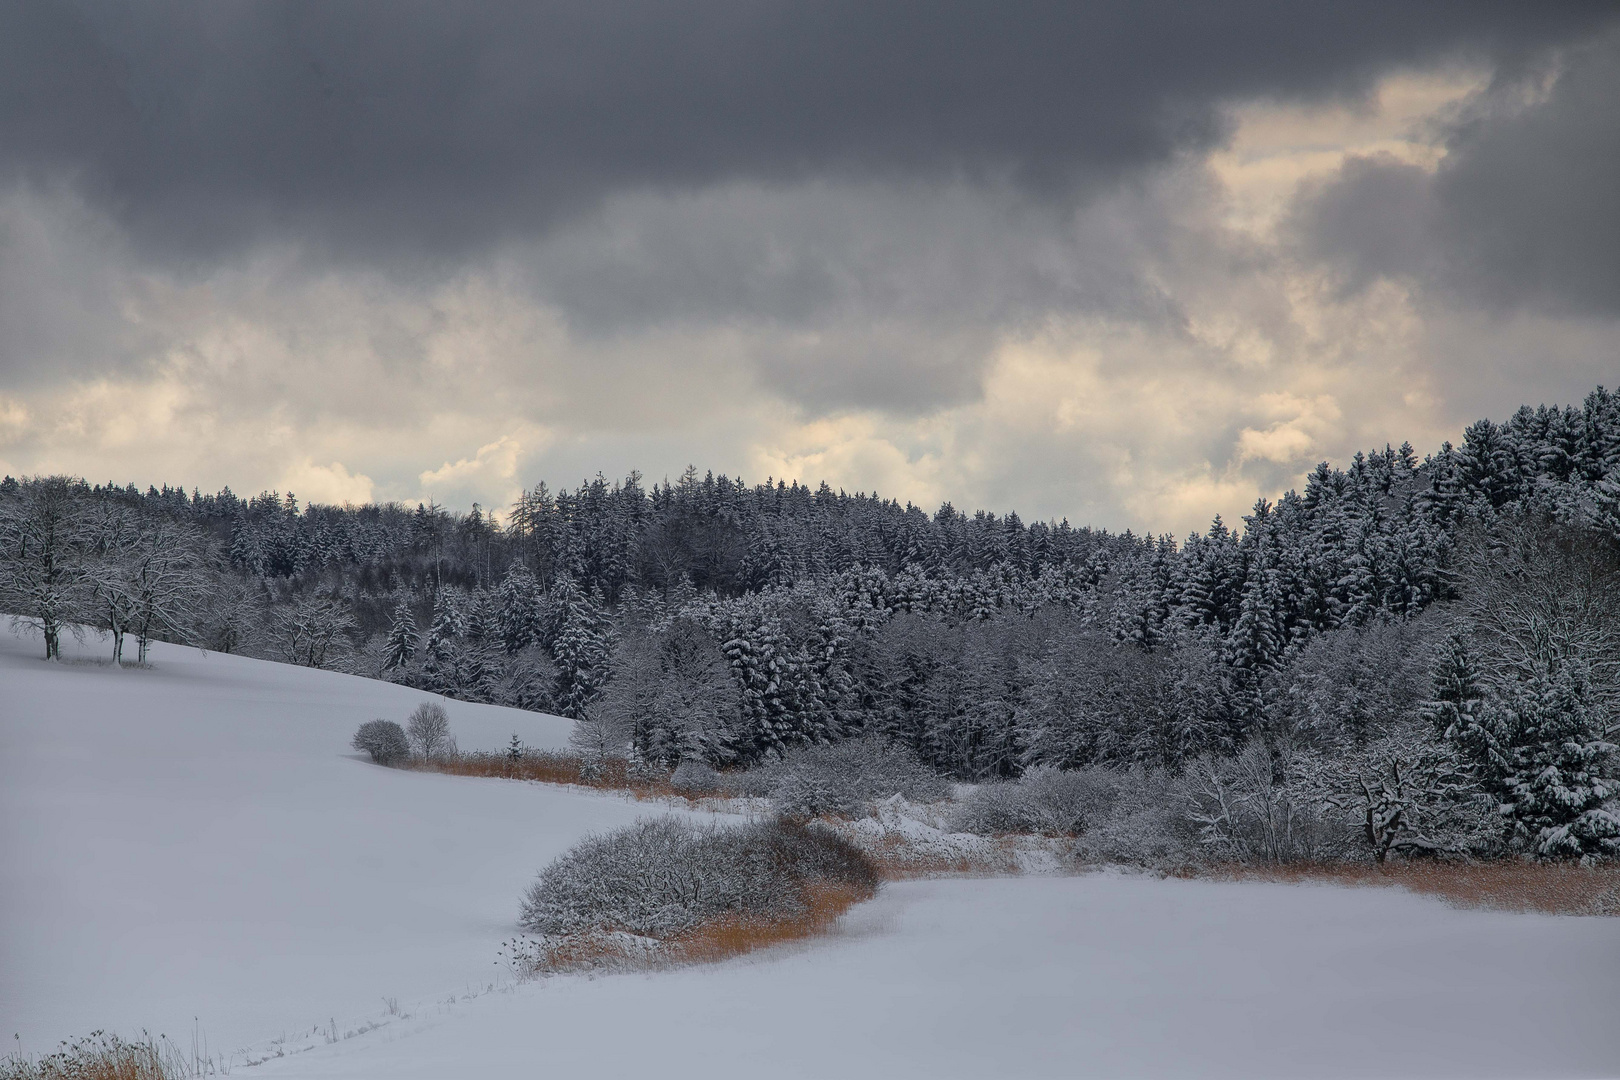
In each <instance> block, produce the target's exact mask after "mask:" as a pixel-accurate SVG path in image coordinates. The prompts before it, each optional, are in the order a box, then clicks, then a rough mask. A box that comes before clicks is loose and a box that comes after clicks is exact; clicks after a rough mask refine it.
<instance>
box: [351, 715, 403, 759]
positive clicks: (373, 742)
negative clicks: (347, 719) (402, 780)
mask: <svg viewBox="0 0 1620 1080" xmlns="http://www.w3.org/2000/svg"><path fill="white" fill-rule="evenodd" d="M350 745H352V746H353V747H354V748H355V749H356V750H359V751H362V752H363V753H366V754H370V755H371V760H372V761H375V762H376V763H377V764H379V765H392V764H393V763H394V762H396V761H403V760H404V759H405V758H407V757H409V756H410V753H411V744H410V742H409V741H408V740H407V739H406V737H405V729H404V728H402V727H400V726H399V725H398V724H396V723H394V722H393V721H392V720H367V721H366V722H365V723H363V724H361V725H360V730H359V731H356V732H355V733H354V741H353V742H352V743H351V744H350Z"/></svg>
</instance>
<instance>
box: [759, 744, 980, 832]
mask: <svg viewBox="0 0 1620 1080" xmlns="http://www.w3.org/2000/svg"><path fill="white" fill-rule="evenodd" d="M752 783H753V784H755V785H758V788H759V789H760V793H762V794H764V795H767V796H769V798H770V799H771V801H772V803H773V804H774V805H775V806H776V808H777V811H778V812H779V813H782V814H785V815H787V816H789V817H795V818H811V817H816V816H818V815H821V814H836V815H838V816H840V817H855V816H858V815H860V814H863V813H865V812H866V809H867V807H868V806H869V805H870V804H871V803H872V802H874V801H876V800H878V799H886V798H888V797H889V796H891V795H901V796H903V797H905V798H906V799H908V800H910V801H912V802H928V801H932V800H934V799H939V798H942V797H943V796H944V795H945V794H946V792H947V791H948V789H949V785H948V784H947V783H946V782H945V780H944V778H943V777H941V776H940V775H939V774H938V773H937V772H934V771H933V770H932V769H929V768H927V767H926V766H924V765H923V763H922V762H921V761H919V760H918V758H917V756H916V755H915V754H913V753H911V752H910V751H909V750H907V749H905V748H904V747H901V746H894V745H890V744H887V743H885V742H884V741H883V740H882V739H880V738H874V737H867V738H863V739H849V740H846V741H844V742H841V743H834V744H833V745H831V746H812V747H806V748H804V749H802V750H795V751H793V752H791V753H790V754H788V756H787V758H786V759H785V760H783V761H782V762H780V763H778V764H776V765H773V766H770V767H768V768H766V769H764V770H761V771H760V775H759V776H758V777H757V778H756V779H753V781H752Z"/></svg>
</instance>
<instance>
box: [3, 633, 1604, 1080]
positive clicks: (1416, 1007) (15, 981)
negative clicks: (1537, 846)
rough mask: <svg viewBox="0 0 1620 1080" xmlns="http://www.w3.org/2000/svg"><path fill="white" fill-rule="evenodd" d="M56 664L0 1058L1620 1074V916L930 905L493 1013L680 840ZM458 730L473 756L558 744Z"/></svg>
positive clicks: (242, 704) (297, 691)
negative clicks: (538, 962) (555, 896)
mask: <svg viewBox="0 0 1620 1080" xmlns="http://www.w3.org/2000/svg"><path fill="white" fill-rule="evenodd" d="M37 650H38V645H37V643H34V642H25V641H18V640H16V639H13V638H10V637H9V636H6V635H4V634H3V633H0V1035H9V1033H10V1032H13V1031H15V1032H18V1033H20V1034H21V1035H22V1038H23V1046H24V1048H25V1049H28V1050H34V1051H39V1050H45V1049H48V1048H49V1047H50V1046H51V1044H53V1043H54V1042H55V1040H57V1039H59V1038H64V1037H67V1036H70V1035H75V1034H84V1033H87V1032H89V1031H91V1030H94V1029H97V1028H106V1029H109V1030H116V1031H120V1032H123V1033H126V1034H133V1033H136V1032H138V1031H139V1030H140V1029H142V1028H147V1029H150V1030H152V1031H153V1032H166V1033H168V1034H170V1035H172V1036H177V1037H178V1040H179V1041H180V1042H181V1044H182V1045H183V1046H187V1047H189V1046H190V1039H191V1033H192V1031H193V1030H194V1027H193V1025H195V1029H196V1030H198V1031H200V1032H201V1033H202V1034H203V1035H204V1036H206V1038H207V1040H208V1043H209V1047H210V1049H211V1050H213V1051H215V1052H216V1053H218V1052H221V1051H225V1052H229V1051H231V1050H234V1049H236V1048H238V1047H243V1046H247V1045H249V1044H252V1045H253V1046H254V1048H255V1049H254V1056H259V1055H262V1054H264V1053H266V1052H267V1051H268V1052H274V1050H275V1049H276V1044H274V1043H272V1042H270V1040H275V1039H277V1038H278V1037H280V1036H282V1035H286V1036H287V1038H286V1040H285V1042H284V1043H281V1044H279V1045H280V1048H281V1049H283V1050H285V1051H288V1052H289V1055H288V1056H285V1057H281V1058H276V1059H273V1060H270V1061H267V1062H265V1063H264V1064H261V1065H258V1066H256V1067H253V1068H248V1069H243V1068H241V1067H240V1065H239V1067H238V1069H237V1072H238V1073H239V1074H243V1075H255V1076H266V1077H272V1076H273V1077H309V1078H334V1080H335V1078H341V1077H354V1078H361V1077H366V1078H376V1080H384V1078H395V1077H398V1078H409V1077H422V1078H430V1077H431V1078H447V1080H448V1078H455V1077H463V1076H479V1077H481V1078H482V1077H487V1078H500V1077H519V1076H522V1077H532V1076H535V1075H542V1074H543V1075H558V1076H581V1077H595V1076H627V1075H638V1074H639V1075H663V1076H670V1077H685V1076H693V1077H704V1078H716V1077H718V1078H724V1077H829V1076H839V1077H906V1076H936V1077H955V1076H962V1077H967V1076H976V1077H982V1076H996V1077H1026V1076H1027V1077H1037V1076H1052V1077H1059V1076H1061V1077H1075V1076H1208V1075H1229V1076H1379V1077H1386V1076H1456V1077H1467V1076H1473V1077H1496V1076H1615V1075H1620V1024H1616V1023H1615V1022H1614V1017H1615V1011H1614V1009H1615V1006H1614V1002H1615V1001H1616V1000H1620V920H1617V919H1595V918H1580V919H1576V918H1549V917H1544V916H1531V915H1508V914H1501V913H1483V912H1465V911H1456V910H1453V909H1450V908H1447V907H1444V906H1442V905H1441V904H1439V903H1437V902H1435V901H1432V900H1427V899H1423V898H1419V897H1415V896H1410V895H1406V894H1403V893H1399V892H1395V891H1391V890H1372V889H1367V890H1348V891H1347V890H1340V889H1334V888H1328V887H1320V886H1316V887H1297V886H1296V887H1290V886H1282V885H1262V884H1230V883H1224V884H1223V883H1209V882H1185V881H1157V880H1152V879H1147V878H1136V877H1127V876H1119V875H1091V876H1086V877H1078V878H1022V879H1001V880H952V881H933V882H911V883H903V884H898V885H891V886H888V887H886V889H885V891H884V893H883V894H882V895H881V896H880V897H879V898H878V899H877V900H876V901H873V902H871V903H868V904H865V905H861V906H859V907H857V908H855V909H854V910H853V911H852V912H851V913H850V915H849V916H847V917H846V920H845V922H844V924H843V926H842V928H841V930H840V932H839V933H838V934H837V935H835V936H833V937H831V938H827V939H823V940H819V941H816V942H812V943H810V944H808V945H804V946H798V947H789V948H785V949H781V950H776V951H773V952H770V953H766V954H762V955H758V956H753V957H744V958H742V959H739V960H737V961H733V962H731V963H727V964H722V965H717V966H713V967H708V968H700V969H688V970H684V971H670V972H662V973H657V974H653V975H614V976H606V977H601V978H596V979H587V978H575V977H568V978H558V979H552V980H549V981H546V982H543V983H539V984H527V985H521V986H515V987H514V986H511V985H505V986H502V985H500V984H501V982H502V981H503V979H504V978H505V969H504V968H502V967H501V966H500V965H498V964H497V963H496V962H495V961H496V959H497V947H498V945H499V943H500V941H502V940H503V939H505V938H507V937H509V936H511V935H512V934H513V933H514V932H515V930H516V927H515V925H514V919H515V914H516V901H517V896H518V894H519V892H520V890H521V889H522V888H523V886H524V885H526V884H527V883H528V881H529V880H531V879H532V876H533V874H534V872H535V871H536V870H537V869H538V868H539V867H540V866H542V865H543V864H544V863H546V862H547V861H549V860H550V859H551V858H552V857H553V856H555V855H556V854H557V853H559V852H560V851H562V850H563V849H565V848H566V847H568V846H569V845H571V844H572V843H573V842H574V841H575V840H576V839H577V838H578V837H579V836H581V835H582V834H584V833H586V832H589V831H594V830H598V829H602V828H608V827H613V826H616V825H619V824H624V823H627V822H629V821H631V820H634V819H635V818H636V817H638V816H641V815H643V814H646V813H650V812H662V811H663V810H664V808H662V807H656V806H645V805H640V804H637V803H634V802H632V801H629V800H626V799H622V798H618V797H615V796H599V795H593V794H586V793H581V792H569V791H562V790H557V789H549V788H545V787H542V786H539V785H524V784H514V783H505V782H501V781H483V780H471V779H464V778H456V777H444V776H435V775H428V774H418V773H405V772H398V771H393V770H387V769H381V768H377V767H375V766H372V765H370V764H368V763H366V762H364V761H362V760H359V759H358V758H357V756H356V755H354V754H353V752H352V751H350V750H349V749H348V740H349V737H350V735H351V733H352V732H353V730H354V728H355V726H356V725H357V724H358V723H359V722H360V721H361V720H364V719H367V718H370V717H372V716H388V717H393V718H396V719H398V718H403V717H404V715H405V714H406V713H407V712H408V711H409V710H410V708H411V707H413V705H414V703H415V702H416V701H417V700H419V699H420V698H421V697H422V695H420V694H417V693H415V692H412V691H408V690H404V689H401V688H399V687H394V686H389V685H387V684H383V683H378V682H372V681H366V680H361V679H354V678H349V677H346V676H341V675H334V674H331V673H327V672H318V671H310V670H307V669H301V668H293V667H286V666H282V665H276V664H269V663H262V662H258V661H253V660H244V659H241V658H239V657H228V656H219V655H210V656H206V657H204V656H200V655H199V654H197V653H195V652H193V651H191V650H186V649H179V648H171V647H159V649H158V651H157V653H156V656H155V659H156V662H157V663H156V667H155V668H153V669H152V670H124V671H115V670H112V669H111V668H108V667H103V666H96V665H93V664H73V663H67V664H62V665H46V664H44V663H42V662H41V661H39V660H38V659H36V658H35V657H36V652H37ZM98 651H104V647H103V649H101V650H96V649H94V648H92V649H91V652H92V653H94V652H98ZM449 708H450V713H451V721H452V726H453V728H454V730H455V732H456V734H457V736H458V738H459V740H460V742H461V745H462V746H463V747H465V748H469V749H471V748H485V747H489V748H493V747H496V746H499V745H501V744H503V743H504V742H505V741H506V740H507V738H509V737H510V735H511V734H512V733H513V732H514V731H515V732H517V733H518V734H519V736H520V737H521V738H522V739H523V740H524V741H526V742H527V743H529V744H530V745H534V746H548V745H549V746H558V745H561V744H562V743H563V742H564V740H565V739H566V735H567V722H566V721H562V720H558V719H556V718H548V717H541V716H535V715H533V714H527V713H518V712H513V711H510V710H505V709H496V708H490V707H484V706H472V705H464V704H459V703H455V702H451V703H449ZM492 983H494V984H496V988H495V992H488V990H489V987H490V985H491V984H492ZM385 999H391V1000H392V1001H395V1002H397V1003H398V1007H399V1008H398V1012H401V1013H405V1014H408V1016H403V1017H402V1016H394V1015H390V1014H389V1013H388V1011H387V1010H386V1009H385ZM193 1018H195V1020H194V1019H193ZM333 1022H335V1027H336V1034H337V1035H338V1039H337V1040H336V1041H334V1042H332V1043H330V1044H328V1043H327V1036H326V1035H323V1034H321V1033H320V1031H318V1030H317V1029H328V1024H329V1023H333ZM379 1022H380V1023H382V1025H383V1026H381V1027H379V1028H376V1029H375V1030H370V1031H365V1032H362V1033H359V1034H356V1035H354V1037H352V1038H351V1037H345V1036H347V1035H348V1033H349V1032H351V1031H354V1030H357V1029H360V1028H363V1027H365V1026H367V1025H368V1024H370V1023H379ZM241 1060H242V1059H241V1058H240V1057H238V1058H237V1061H238V1063H240V1061H241Z"/></svg>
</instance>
